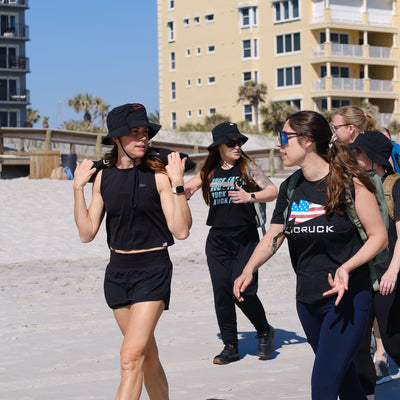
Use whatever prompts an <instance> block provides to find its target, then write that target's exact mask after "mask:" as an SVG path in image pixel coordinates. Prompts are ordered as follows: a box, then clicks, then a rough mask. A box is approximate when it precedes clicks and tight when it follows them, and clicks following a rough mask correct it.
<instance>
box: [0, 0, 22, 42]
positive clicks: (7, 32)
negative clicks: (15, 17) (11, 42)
mask: <svg viewBox="0 0 400 400" xmlns="http://www.w3.org/2000/svg"><path fill="white" fill-rule="evenodd" d="M0 1H1V0H0ZM0 34H1V36H2V37H5V38H18V39H28V38H29V28H28V25H22V24H18V25H16V26H13V27H9V28H7V27H4V28H3V27H2V28H1V31H0Z"/></svg>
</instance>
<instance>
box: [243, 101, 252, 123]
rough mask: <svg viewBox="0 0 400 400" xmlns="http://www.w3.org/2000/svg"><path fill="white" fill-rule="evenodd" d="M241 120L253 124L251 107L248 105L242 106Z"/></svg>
mask: <svg viewBox="0 0 400 400" xmlns="http://www.w3.org/2000/svg"><path fill="white" fill-rule="evenodd" d="M243 119H244V120H245V121H249V122H250V123H253V107H252V106H251V105H250V104H245V105H244V106H243Z"/></svg>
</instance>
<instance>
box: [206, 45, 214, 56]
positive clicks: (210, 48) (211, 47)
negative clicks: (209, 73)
mask: <svg viewBox="0 0 400 400" xmlns="http://www.w3.org/2000/svg"><path fill="white" fill-rule="evenodd" d="M207 53H208V54H211V53H215V46H214V45H211V46H207Z"/></svg>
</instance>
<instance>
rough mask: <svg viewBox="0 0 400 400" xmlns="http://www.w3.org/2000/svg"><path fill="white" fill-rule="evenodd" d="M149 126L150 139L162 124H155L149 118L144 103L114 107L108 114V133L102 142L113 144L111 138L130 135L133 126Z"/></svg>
mask: <svg viewBox="0 0 400 400" xmlns="http://www.w3.org/2000/svg"><path fill="white" fill-rule="evenodd" d="M136 126H147V127H148V128H149V139H151V138H153V137H154V136H155V135H156V133H157V132H158V131H159V130H160V129H161V125H158V124H153V123H152V122H150V121H149V120H148V118H147V113H146V109H145V107H144V106H143V105H142V104H139V103H129V104H124V105H122V106H118V107H115V108H113V109H112V110H111V111H110V113H109V114H108V116H107V128H108V135H107V136H105V137H104V138H103V140H102V141H101V143H102V144H105V145H110V144H113V142H112V140H111V138H114V137H121V136H126V135H129V133H130V131H131V129H132V128H135V127H136Z"/></svg>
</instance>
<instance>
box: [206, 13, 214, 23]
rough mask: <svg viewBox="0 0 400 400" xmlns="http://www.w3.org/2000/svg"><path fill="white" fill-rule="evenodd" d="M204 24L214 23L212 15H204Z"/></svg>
mask: <svg viewBox="0 0 400 400" xmlns="http://www.w3.org/2000/svg"><path fill="white" fill-rule="evenodd" d="M204 18H205V20H206V22H214V13H207V14H205V15H204Z"/></svg>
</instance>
